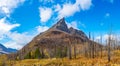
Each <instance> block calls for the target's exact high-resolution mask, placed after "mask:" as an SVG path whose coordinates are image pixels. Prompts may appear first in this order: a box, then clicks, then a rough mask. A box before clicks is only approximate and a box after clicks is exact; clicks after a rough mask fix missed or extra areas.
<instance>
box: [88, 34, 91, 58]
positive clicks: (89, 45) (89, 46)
mask: <svg viewBox="0 0 120 66" xmlns="http://www.w3.org/2000/svg"><path fill="white" fill-rule="evenodd" d="M88 43H89V44H88V48H89V57H90V58H91V34H90V32H89V41H88Z"/></svg>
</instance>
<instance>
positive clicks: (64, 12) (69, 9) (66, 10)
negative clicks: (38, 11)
mask: <svg viewBox="0 0 120 66" xmlns="http://www.w3.org/2000/svg"><path fill="white" fill-rule="evenodd" d="M78 11H80V8H79V6H77V5H76V4H70V3H69V4H64V5H63V8H62V9H61V10H59V12H58V15H59V17H58V18H62V17H67V16H72V15H74V13H76V12H78Z"/></svg>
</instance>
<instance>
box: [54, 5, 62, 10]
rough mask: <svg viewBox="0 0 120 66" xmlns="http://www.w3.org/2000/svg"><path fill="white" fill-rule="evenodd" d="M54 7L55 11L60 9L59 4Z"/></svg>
mask: <svg viewBox="0 0 120 66" xmlns="http://www.w3.org/2000/svg"><path fill="white" fill-rule="evenodd" d="M54 8H55V12H56V11H60V10H61V6H60V4H57V5H55V6H54Z"/></svg>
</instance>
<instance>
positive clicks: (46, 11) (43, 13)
mask: <svg viewBox="0 0 120 66" xmlns="http://www.w3.org/2000/svg"><path fill="white" fill-rule="evenodd" d="M39 12H40V19H41V20H40V21H41V22H46V21H48V20H49V19H50V18H51V16H52V9H51V8H46V7H40V8H39Z"/></svg>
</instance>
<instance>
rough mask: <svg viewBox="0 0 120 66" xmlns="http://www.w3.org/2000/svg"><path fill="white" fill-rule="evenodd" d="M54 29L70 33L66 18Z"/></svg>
mask: <svg viewBox="0 0 120 66" xmlns="http://www.w3.org/2000/svg"><path fill="white" fill-rule="evenodd" d="M52 28H55V29H58V30H61V31H65V32H68V33H69V29H68V27H67V24H66V23H65V19H64V18H62V19H60V20H59V21H58V22H57V23H56V24H55V25H54V26H53V27H52Z"/></svg>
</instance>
